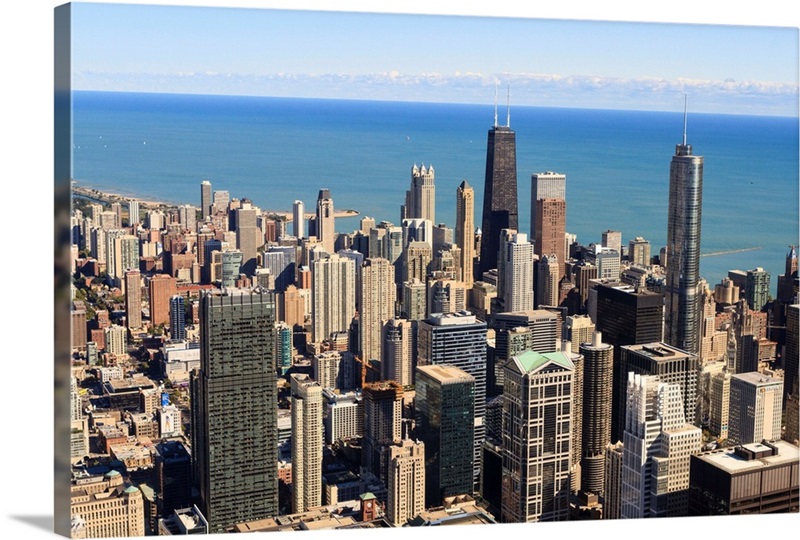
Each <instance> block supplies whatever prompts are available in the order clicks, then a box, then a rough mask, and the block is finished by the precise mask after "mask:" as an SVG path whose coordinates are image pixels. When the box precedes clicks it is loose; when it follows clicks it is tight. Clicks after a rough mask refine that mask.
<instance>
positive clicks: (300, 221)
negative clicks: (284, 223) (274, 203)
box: [292, 201, 306, 239]
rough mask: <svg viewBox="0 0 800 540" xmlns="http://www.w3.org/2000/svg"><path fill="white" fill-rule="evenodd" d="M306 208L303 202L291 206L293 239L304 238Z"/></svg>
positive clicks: (296, 202) (295, 202)
mask: <svg viewBox="0 0 800 540" xmlns="http://www.w3.org/2000/svg"><path fill="white" fill-rule="evenodd" d="M305 212H306V207H305V205H304V204H303V201H294V204H293V205H292V233H293V234H294V237H295V238H298V239H299V238H305V237H306V214H305Z"/></svg>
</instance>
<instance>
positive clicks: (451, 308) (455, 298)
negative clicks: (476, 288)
mask: <svg viewBox="0 0 800 540" xmlns="http://www.w3.org/2000/svg"><path fill="white" fill-rule="evenodd" d="M468 297H469V290H468V289H467V286H466V285H465V284H464V282H463V281H453V280H452V279H430V280H428V313H454V312H456V311H464V310H465V309H467V304H468Z"/></svg>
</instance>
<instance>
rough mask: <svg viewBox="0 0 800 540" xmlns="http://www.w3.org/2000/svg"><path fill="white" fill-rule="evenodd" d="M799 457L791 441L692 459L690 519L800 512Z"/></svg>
mask: <svg viewBox="0 0 800 540" xmlns="http://www.w3.org/2000/svg"><path fill="white" fill-rule="evenodd" d="M799 458H800V449H798V447H797V446H795V445H793V444H789V443H788V442H786V441H775V442H766V441H764V442H761V443H753V444H745V445H742V446H737V447H735V448H725V449H721V450H713V451H710V452H703V453H701V454H698V455H694V456H692V457H691V465H690V472H689V483H690V485H689V515H692V516H712V515H733V514H772V513H779V512H780V513H782V512H797V511H798V508H799V507H798V478H800V474H798V473H800V459H799Z"/></svg>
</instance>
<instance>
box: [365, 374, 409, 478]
mask: <svg viewBox="0 0 800 540" xmlns="http://www.w3.org/2000/svg"><path fill="white" fill-rule="evenodd" d="M361 395H362V398H363V401H364V436H363V438H362V443H361V469H362V471H364V472H369V473H372V474H373V475H375V476H376V477H378V478H380V479H381V480H385V479H386V473H387V462H386V455H387V454H386V447H387V446H388V445H390V444H392V443H394V442H398V441H400V439H401V438H402V436H403V432H402V419H403V387H402V386H400V385H399V384H397V383H396V382H394V381H381V382H376V383H368V384H366V385H365V386H364V388H363V391H362V394H361Z"/></svg>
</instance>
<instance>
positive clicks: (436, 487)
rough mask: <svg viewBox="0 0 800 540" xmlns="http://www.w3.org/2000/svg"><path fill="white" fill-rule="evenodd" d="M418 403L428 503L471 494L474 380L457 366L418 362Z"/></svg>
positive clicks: (416, 402) (418, 427)
mask: <svg viewBox="0 0 800 540" xmlns="http://www.w3.org/2000/svg"><path fill="white" fill-rule="evenodd" d="M415 407H416V429H417V433H418V437H419V439H420V440H421V441H422V442H424V443H425V506H426V507H432V506H440V505H442V504H443V501H444V498H445V497H450V496H452V495H463V494H465V493H467V494H469V493H472V491H473V477H472V475H473V461H474V457H473V436H474V430H473V423H474V420H473V417H474V414H475V412H474V410H475V378H474V377H472V376H471V375H469V374H468V373H467V372H465V371H463V370H461V369H459V368H457V367H455V366H449V365H433V366H419V367H417V377H416V399H415Z"/></svg>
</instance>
